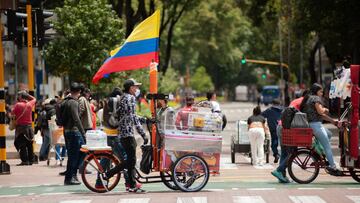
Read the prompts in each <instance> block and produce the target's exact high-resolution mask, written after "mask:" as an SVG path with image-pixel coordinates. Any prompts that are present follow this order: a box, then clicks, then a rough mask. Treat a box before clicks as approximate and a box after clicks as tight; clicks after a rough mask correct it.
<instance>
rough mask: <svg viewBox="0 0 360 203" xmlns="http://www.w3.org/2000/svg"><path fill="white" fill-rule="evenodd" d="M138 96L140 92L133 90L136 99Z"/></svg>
mask: <svg viewBox="0 0 360 203" xmlns="http://www.w3.org/2000/svg"><path fill="white" fill-rule="evenodd" d="M139 95H140V90H139V89H136V90H135V97H138V96H139Z"/></svg>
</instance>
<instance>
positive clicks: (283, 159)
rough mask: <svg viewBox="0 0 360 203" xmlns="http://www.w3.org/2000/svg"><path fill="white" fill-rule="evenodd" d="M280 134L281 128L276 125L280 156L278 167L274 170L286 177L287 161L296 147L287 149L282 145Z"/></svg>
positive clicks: (287, 147)
mask: <svg viewBox="0 0 360 203" xmlns="http://www.w3.org/2000/svg"><path fill="white" fill-rule="evenodd" d="M281 132H282V126H281V125H278V126H277V127H276V134H277V135H278V138H279V140H280V146H281V154H280V162H279V166H278V167H277V168H276V170H277V171H279V172H281V173H282V174H283V175H284V176H286V168H287V163H288V159H289V157H290V155H291V153H292V152H293V151H294V150H295V149H296V147H289V146H284V145H282V142H281Z"/></svg>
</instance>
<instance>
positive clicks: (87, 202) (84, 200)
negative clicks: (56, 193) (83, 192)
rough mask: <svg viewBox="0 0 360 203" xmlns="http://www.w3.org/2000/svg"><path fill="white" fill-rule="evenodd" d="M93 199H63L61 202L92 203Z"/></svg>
mask: <svg viewBox="0 0 360 203" xmlns="http://www.w3.org/2000/svg"><path fill="white" fill-rule="evenodd" d="M90 202H91V200H89V199H81V200H66V201H61V202H59V203H90Z"/></svg>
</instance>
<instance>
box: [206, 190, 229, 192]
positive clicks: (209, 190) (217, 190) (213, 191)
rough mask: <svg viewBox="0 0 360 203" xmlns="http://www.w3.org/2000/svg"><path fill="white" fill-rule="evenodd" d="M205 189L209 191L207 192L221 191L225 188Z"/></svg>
mask: <svg viewBox="0 0 360 203" xmlns="http://www.w3.org/2000/svg"><path fill="white" fill-rule="evenodd" d="M206 191H209V192H222V191H225V189H206Z"/></svg>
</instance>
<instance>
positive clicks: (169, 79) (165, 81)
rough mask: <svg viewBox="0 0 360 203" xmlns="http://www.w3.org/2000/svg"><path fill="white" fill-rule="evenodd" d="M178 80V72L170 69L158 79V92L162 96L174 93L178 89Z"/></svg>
mask: <svg viewBox="0 0 360 203" xmlns="http://www.w3.org/2000/svg"><path fill="white" fill-rule="evenodd" d="M179 80H180V78H179V72H178V71H175V70H174V68H172V67H170V68H169V69H168V70H167V71H166V73H165V74H164V75H163V76H161V77H160V79H159V92H160V93H164V94H168V93H175V92H176V90H177V89H178V88H179V87H180V82H179Z"/></svg>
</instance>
